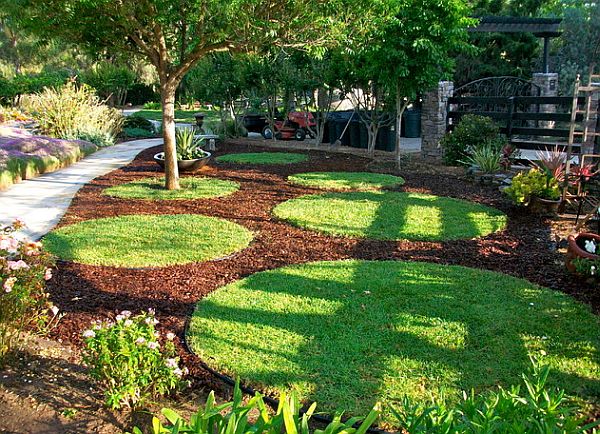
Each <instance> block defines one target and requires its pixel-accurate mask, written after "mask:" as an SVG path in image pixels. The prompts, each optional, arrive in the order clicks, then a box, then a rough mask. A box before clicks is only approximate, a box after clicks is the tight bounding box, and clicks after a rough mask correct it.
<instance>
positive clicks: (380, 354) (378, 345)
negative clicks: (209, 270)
mask: <svg viewBox="0 0 600 434" xmlns="http://www.w3.org/2000/svg"><path fill="white" fill-rule="evenodd" d="M357 336H360V339H357ZM599 336H600V324H599V322H598V318H597V317H596V316H594V315H593V314H592V313H591V312H590V310H589V308H588V307H587V306H585V305H582V304H579V303H577V302H574V301H573V300H571V299H570V298H569V297H567V296H565V295H564V294H561V293H558V292H555V291H551V290H548V289H544V288H540V287H537V286H535V285H532V284H530V283H529V282H527V281H525V280H520V279H516V278H513V277H509V276H506V275H502V274H498V273H493V272H487V271H482V270H476V269H469V268H464V267H458V266H440V265H438V264H430V263H420V262H399V261H358V260H353V261H332V262H316V263H308V264H302V265H294V266H287V267H283V268H280V269H275V270H271V271H265V272H260V273H256V274H253V275H251V276H250V277H248V278H245V279H242V280H240V281H237V282H234V283H232V284H230V285H227V286H225V287H223V288H221V289H219V290H217V291H215V292H213V293H211V294H210V295H208V296H207V297H205V298H204V299H202V300H200V302H199V303H198V305H197V308H196V311H195V312H194V315H193V318H192V321H191V324H190V328H189V332H188V336H187V338H188V342H189V343H190V345H191V348H192V349H193V350H194V351H195V352H196V353H197V354H198V355H199V356H200V357H201V358H202V360H204V361H205V362H206V363H208V364H209V365H210V366H211V367H213V368H214V369H217V370H219V371H221V372H225V373H227V374H229V375H232V376H239V377H240V378H241V379H242V380H244V381H248V382H249V383H250V384H252V385H254V386H257V387H259V388H260V389H261V390H268V391H280V392H281V391H294V392H295V393H298V396H299V397H300V399H302V400H306V401H317V402H319V404H320V405H323V408H324V410H325V411H330V412H332V411H335V410H336V409H342V408H343V409H346V410H347V411H349V412H350V414H354V415H360V414H365V413H366V412H367V411H368V410H369V409H370V407H371V406H372V405H373V403H374V402H376V401H378V400H381V401H382V402H383V403H384V407H385V404H393V403H397V402H398V401H399V400H401V399H402V397H404V396H406V397H408V398H409V399H411V400H412V401H413V402H421V403H426V402H428V401H429V399H430V398H431V397H434V398H436V399H439V400H441V401H446V402H448V403H451V402H454V401H456V400H457V399H458V392H459V391H460V390H469V389H471V388H475V389H477V390H485V389H492V388H493V387H495V386H496V385H497V384H503V385H510V384H517V383H518V382H519V379H520V375H521V373H522V372H525V371H527V369H528V367H529V364H530V362H529V356H531V355H535V356H538V357H540V358H541V360H542V362H543V363H544V364H547V365H549V366H550V368H551V369H552V371H553V375H552V377H551V378H550V379H549V381H548V385H549V386H552V387H554V386H558V387H561V388H564V389H566V391H567V393H576V394H578V395H581V396H588V397H590V396H598V394H599V393H600V364H599V360H600V359H599V357H598V356H599V349H600V338H599ZM441 401H440V402H441ZM383 420H384V421H385V422H386V423H388V424H390V425H392V426H393V425H394V424H395V422H394V418H393V417H392V415H391V413H390V412H389V411H388V412H385V411H384V415H383Z"/></svg>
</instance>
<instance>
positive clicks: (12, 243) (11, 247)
mask: <svg viewBox="0 0 600 434" xmlns="http://www.w3.org/2000/svg"><path fill="white" fill-rule="evenodd" d="M18 248H19V241H17V240H16V239H14V238H13V237H11V236H8V235H0V250H6V251H7V252H9V253H15V252H16V251H17V249H18Z"/></svg>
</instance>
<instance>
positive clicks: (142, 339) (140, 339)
mask: <svg viewBox="0 0 600 434" xmlns="http://www.w3.org/2000/svg"><path fill="white" fill-rule="evenodd" d="M145 343H146V339H144V338H142V337H139V338H137V339H136V340H135V344H136V345H143V344H145Z"/></svg>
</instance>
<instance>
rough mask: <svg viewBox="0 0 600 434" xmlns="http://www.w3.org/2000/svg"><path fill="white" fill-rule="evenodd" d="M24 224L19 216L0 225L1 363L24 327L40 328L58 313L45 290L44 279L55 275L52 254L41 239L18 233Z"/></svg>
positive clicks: (17, 340)
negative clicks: (19, 235)
mask: <svg viewBox="0 0 600 434" xmlns="http://www.w3.org/2000/svg"><path fill="white" fill-rule="evenodd" d="M23 226H24V224H23V222H21V221H19V220H17V221H15V222H14V223H13V224H12V225H10V226H5V227H0V364H1V363H2V362H3V360H4V357H5V356H6V355H7V354H8V353H9V352H10V351H11V349H13V348H14V347H15V345H17V344H19V343H20V342H21V337H22V332H23V330H24V329H26V328H28V327H35V328H37V330H40V329H42V328H44V327H45V326H48V324H49V323H50V322H52V321H54V320H55V319H57V315H58V309H57V308H56V307H55V306H53V305H52V303H50V302H49V300H48V294H47V293H46V291H45V281H46V280H49V279H51V278H52V270H51V267H52V266H53V265H54V263H53V260H52V257H51V256H50V255H49V254H48V253H47V252H45V251H44V249H43V246H42V244H41V243H39V242H33V241H28V240H19V239H17V238H16V237H15V234H14V233H15V231H17V230H19V229H21V228H22V227H23ZM49 312H52V315H49Z"/></svg>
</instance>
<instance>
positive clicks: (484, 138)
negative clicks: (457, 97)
mask: <svg viewBox="0 0 600 434" xmlns="http://www.w3.org/2000/svg"><path fill="white" fill-rule="evenodd" d="M441 145H442V148H443V149H444V161H445V162H446V164H450V165H459V164H465V163H464V162H465V160H467V159H468V158H469V156H470V155H472V154H473V152H474V151H475V150H476V149H478V148H481V147H483V146H489V147H490V148H491V149H493V150H494V151H496V152H497V153H500V152H501V150H502V148H503V147H504V146H505V145H506V138H505V137H504V136H502V135H501V134H500V128H499V127H498V125H497V124H496V123H495V122H494V121H493V120H492V119H491V118H488V117H486V116H478V115H466V116H464V117H463V118H462V119H461V120H460V122H459V123H458V125H457V126H456V127H455V128H454V130H453V131H452V132H450V133H447V134H446V135H445V136H444V138H443V139H442V141H441Z"/></svg>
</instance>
